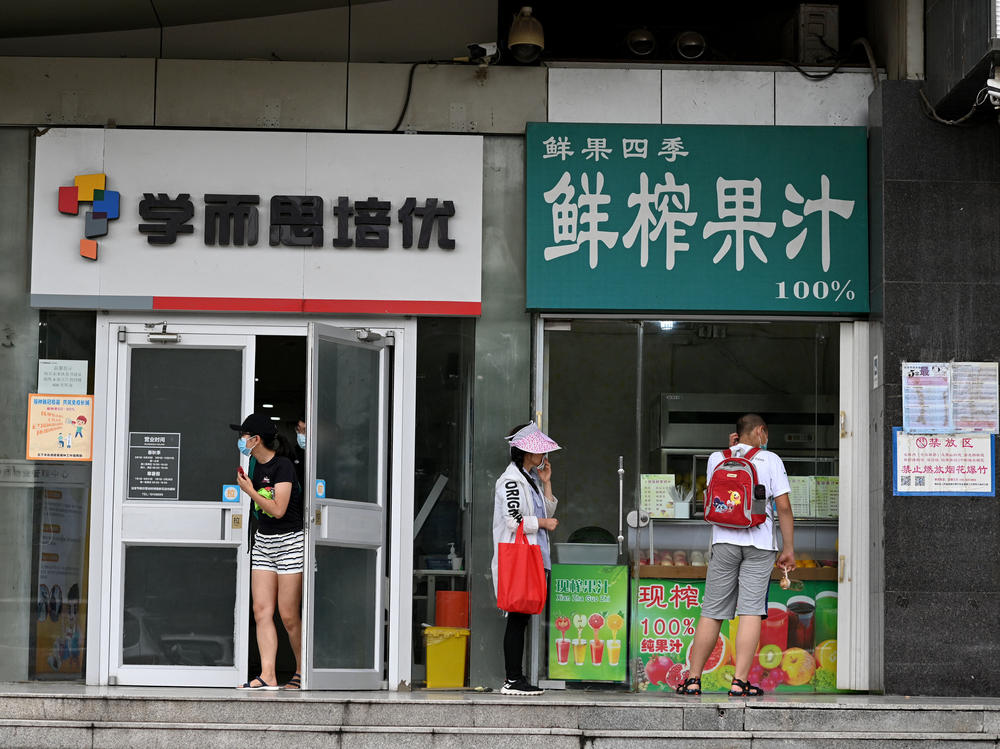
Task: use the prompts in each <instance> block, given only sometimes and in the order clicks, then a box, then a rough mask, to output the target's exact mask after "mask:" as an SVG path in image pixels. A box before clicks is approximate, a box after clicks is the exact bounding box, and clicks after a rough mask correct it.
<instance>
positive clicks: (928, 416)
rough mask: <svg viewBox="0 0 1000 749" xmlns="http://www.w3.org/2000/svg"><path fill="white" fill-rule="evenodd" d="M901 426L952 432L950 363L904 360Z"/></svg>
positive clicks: (911, 430)
mask: <svg viewBox="0 0 1000 749" xmlns="http://www.w3.org/2000/svg"><path fill="white" fill-rule="evenodd" d="M903 429H905V430H906V431H907V432H951V431H954V427H953V426H952V421H951V364H949V363H947V362H937V363H933V362H903Z"/></svg>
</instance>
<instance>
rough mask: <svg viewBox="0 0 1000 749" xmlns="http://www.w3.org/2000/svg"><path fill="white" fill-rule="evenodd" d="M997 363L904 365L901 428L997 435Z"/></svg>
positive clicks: (999, 401) (999, 410) (999, 418)
mask: <svg viewBox="0 0 1000 749" xmlns="http://www.w3.org/2000/svg"><path fill="white" fill-rule="evenodd" d="M997 381H998V368H997V362H957V361H956V362H903V363H902V382H903V429H904V430H905V431H907V432H922V433H925V434H931V433H952V432H992V433H993V434H996V433H997V427H998V424H1000V395H998V390H997Z"/></svg>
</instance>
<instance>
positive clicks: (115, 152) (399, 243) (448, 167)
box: [31, 128, 483, 315]
mask: <svg viewBox="0 0 1000 749" xmlns="http://www.w3.org/2000/svg"><path fill="white" fill-rule="evenodd" d="M482 184H483V139H482V137H481V136H445V135H370V134H363V133H358V134H345V133H278V132H232V131H226V132H222V131H162V130H113V129H99V130H98V129H86V128H84V129H75V130H67V129H59V128H54V129H52V130H49V131H47V132H46V134H45V136H44V137H43V138H39V140H38V143H37V149H36V173H35V212H34V228H33V231H34V234H33V249H32V281H31V292H32V304H34V305H35V306H39V307H44V306H60V307H83V308H91V309H93V308H97V307H100V308H103V309H132V310H147V309H162V310H227V311H253V312H258V311H272V312H304V313H323V312H347V313H372V314H431V315H476V314H479V310H480V300H481V295H480V276H481V266H482ZM112 187H113V189H111V188H112ZM46 207H48V208H46ZM81 214H83V215H82V216H81ZM109 222H111V223H109Z"/></svg>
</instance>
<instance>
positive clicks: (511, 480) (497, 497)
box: [493, 462, 558, 595]
mask: <svg viewBox="0 0 1000 749" xmlns="http://www.w3.org/2000/svg"><path fill="white" fill-rule="evenodd" d="M531 478H532V479H533V480H534V481H535V485H536V486H538V487H539V491H540V490H541V486H542V482H541V479H539V478H538V474H536V473H535V472H534V471H532V472H531ZM542 504H543V505H544V506H545V515H544V517H547V518H550V517H552V516H553V515H554V514H555V512H556V505H557V504H558V500H557V499H556V498H555V497H553V498H552V499H551V500H548V499H545V496H544V495H543V496H542ZM522 519H523V520H524V535H525V536H527V538H528V543H532V544H535V545H537V544H538V517H537V516H536V515H535V502H534V500H533V499H532V498H531V487H530V486H529V485H528V480H527V479H526V478H524V474H523V473H521V471H519V470H518V468H517V466H516V465H514V463H513V462H512V463H509V464H508V465H507V469H506V470H505V471H504V472H503V473H502V474H500V478H498V479H497V483H496V488H495V490H494V492H493V595H496V592H497V560H498V558H499V549H500V546H499V545H500V544H501V543H511V542H512V541H513V540H514V538H515V537H516V536H517V524H518V522H520V521H521V520H522ZM543 532H544V531H543Z"/></svg>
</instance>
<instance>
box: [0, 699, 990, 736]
mask: <svg viewBox="0 0 1000 749" xmlns="http://www.w3.org/2000/svg"><path fill="white" fill-rule="evenodd" d="M183 692H184V690H178V689H174V690H156V691H153V690H151V691H150V693H145V694H143V693H135V692H127V691H112V690H110V689H109V690H103V691H102V692H101V693H98V694H94V693H80V694H73V693H58V694H26V693H25V694H18V693H13V692H10V691H6V692H4V691H0V718H10V719H18V720H40V721H44V720H67V721H78V722H84V723H90V722H93V723H97V722H102V723H129V722H142V723H185V724H197V723H213V724H239V725H254V724H261V725H266V726H297V725H312V726H325V727H341V726H346V727H352V726H353V727H365V726H406V727H428V728H433V727H436V726H452V727H458V728H505V727H508V726H538V727H545V728H559V729H572V730H586V731H595V730H598V731H599V730H608V731H623V730H670V731H788V732H793V733H794V732H809V731H812V732H827V731H846V732H864V731H871V732H882V733H886V732H906V733H971V734H982V733H986V734H995V733H998V732H1000V702H997V703H988V704H982V705H980V704H976V703H964V704H963V703H958V704H956V703H955V702H948V701H941V702H937V703H935V702H931V701H922V702H906V701H900V700H897V701H879V700H878V698H860V699H855V700H852V701H847V700H842V699H833V700H831V701H827V702H818V701H812V702H810V701H807V700H804V699H802V698H799V699H797V700H795V701H791V700H789V699H782V698H780V697H777V698H763V699H762V700H739V699H726V698H721V697H704V698H702V699H701V700H692V699H689V698H682V697H676V696H673V695H656V696H637V695H620V694H619V695H608V694H603V695H592V694H590V693H576V694H574V693H561V694H559V693H552V692H550V693H547V694H546V695H544V696H543V697H542V698H523V697H521V698H518V697H507V696H504V695H497V694H475V695H472V694H464V693H461V692H446V693H439V692H414V693H410V694H405V693H395V694H392V693H336V692H304V693H288V692H251V693H247V692H237V691H236V690H199V692H200V693H199V694H198V695H196V696H184V695H183Z"/></svg>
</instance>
